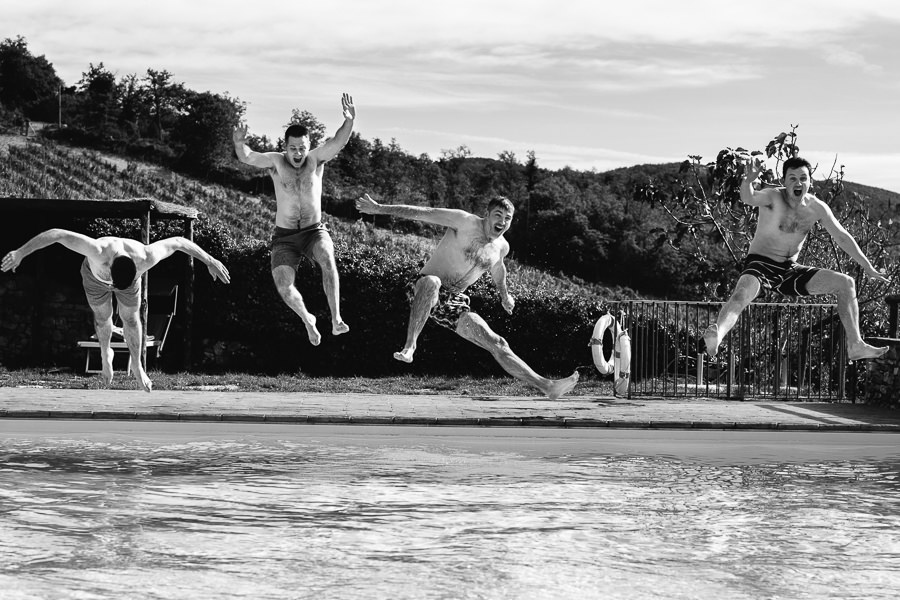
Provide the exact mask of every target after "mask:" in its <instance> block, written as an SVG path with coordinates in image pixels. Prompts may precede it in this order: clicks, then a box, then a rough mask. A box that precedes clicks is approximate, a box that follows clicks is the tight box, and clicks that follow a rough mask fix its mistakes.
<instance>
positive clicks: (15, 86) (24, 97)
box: [0, 36, 62, 121]
mask: <svg viewBox="0 0 900 600" xmlns="http://www.w3.org/2000/svg"><path fill="white" fill-rule="evenodd" d="M60 86H62V80H61V79H60V78H59V77H58V76H57V75H56V70H55V69H54V68H53V65H52V64H50V62H49V61H48V60H47V59H46V58H44V57H43V56H33V55H32V54H31V52H29V50H28V44H27V42H26V41H25V38H24V37H22V36H18V37H16V39H11V38H6V39H5V40H3V41H2V42H0V104H3V106H5V107H6V108H7V109H8V110H10V111H17V112H21V113H22V114H23V115H25V116H27V117H29V118H31V119H37V120H45V121H51V120H56V119H55V117H56V114H55V113H56V100H55V98H56V94H57V93H58V92H59V89H60Z"/></svg>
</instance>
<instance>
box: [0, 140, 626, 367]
mask: <svg viewBox="0 0 900 600" xmlns="http://www.w3.org/2000/svg"><path fill="white" fill-rule="evenodd" d="M9 159H10V160H9V161H2V162H0V196H20V197H52V198H128V197H148V196H149V197H154V198H157V199H160V200H164V201H169V202H177V203H181V204H189V205H193V206H196V207H197V208H198V209H200V210H201V213H202V215H203V216H202V217H201V219H200V220H199V221H198V222H197V224H196V226H195V240H196V241H197V243H198V244H200V245H201V246H202V247H203V248H205V249H206V250H207V251H208V252H210V253H211V254H212V255H213V256H216V257H217V258H220V259H221V260H223V262H225V264H226V265H227V266H228V268H229V271H230V272H231V275H232V284H231V285H227V286H226V285H222V284H221V283H218V282H213V281H212V279H211V278H210V277H209V276H208V275H207V274H206V272H205V270H204V269H203V268H202V267H199V266H198V268H197V274H196V276H195V294H194V304H195V306H197V307H204V310H199V309H198V310H195V311H194V328H193V331H194V339H193V342H192V345H193V348H194V351H195V360H196V363H195V364H196V365H197V366H198V367H200V368H202V369H205V370H207V371H217V372H221V371H227V370H233V369H241V370H250V371H258V372H270V373H277V372H292V373H293V372H298V371H300V372H303V373H309V374H331V375H341V374H344V375H349V374H368V375H373V376H374V375H377V376H383V375H392V374H399V373H405V372H408V370H409V367H406V366H404V365H402V364H400V363H398V362H397V361H395V360H394V359H393V358H392V352H393V350H394V349H395V348H392V345H393V344H396V345H397V346H398V348H399V345H401V344H402V341H403V338H404V337H405V331H406V323H407V319H408V310H409V303H408V299H407V283H408V282H409V281H411V280H414V278H415V275H416V272H417V267H418V266H419V264H420V263H421V261H422V260H423V259H424V258H425V257H426V256H427V254H428V253H429V252H430V251H431V249H432V248H433V245H434V244H435V243H436V241H437V237H438V236H439V234H440V232H438V231H430V232H427V233H429V235H430V237H421V236H417V235H410V234H406V233H402V232H394V233H387V232H385V231H384V230H383V229H381V228H376V227H374V226H373V225H371V224H367V223H364V222H362V221H360V220H356V221H349V222H345V221H342V220H340V219H337V218H334V217H332V218H331V219H329V226H330V229H331V230H332V237H333V239H334V241H335V245H336V248H337V259H338V269H339V272H340V274H341V290H342V304H343V313H344V317H345V319H346V320H347V321H348V322H349V323H350V324H351V328H352V331H351V333H350V334H348V335H345V336H339V337H334V336H331V335H330V334H329V333H328V329H329V328H328V326H327V325H328V308H327V302H326V301H325V298H324V294H323V292H322V289H321V274H320V273H319V269H318V267H317V266H315V265H313V264H312V263H311V262H309V261H305V262H304V263H303V264H301V265H300V268H299V271H298V276H297V282H298V287H299V288H300V289H301V292H302V293H303V295H304V298H305V300H306V302H307V306H308V307H309V308H310V310H311V311H313V312H314V314H316V315H318V316H319V319H320V323H321V330H322V332H323V341H322V344H321V346H319V347H318V348H314V347H312V346H311V345H310V344H309V343H308V342H307V337H306V332H305V328H304V327H303V325H302V323H301V322H300V321H299V319H298V318H297V317H296V315H294V313H293V312H291V311H290V309H288V308H287V307H286V306H285V305H284V303H283V301H282V300H281V299H280V298H279V297H278V294H277V293H276V291H275V288H274V285H273V284H272V281H271V275H270V267H269V250H268V245H267V244H266V243H265V242H264V241H262V240H263V239H266V238H268V235H269V232H270V231H271V226H272V222H273V220H274V205H273V203H272V201H271V199H269V198H255V197H252V196H248V195H245V194H242V193H240V192H237V191H235V190H232V189H228V188H224V187H221V186H216V185H210V184H204V183H202V182H199V181H197V180H193V179H190V178H187V177H183V176H179V175H176V174H172V173H168V172H166V171H162V170H155V169H150V168H148V167H147V166H142V165H137V164H135V163H129V164H125V165H122V166H121V167H117V166H115V165H113V164H110V161H111V160H112V159H111V158H110V157H107V156H104V155H101V154H99V153H97V152H91V151H73V150H67V149H65V148H59V147H51V146H43V145H38V144H35V145H29V146H26V147H21V148H20V147H11V148H10V154H9ZM35 226H37V225H35ZM69 227H70V228H76V229H77V230H79V231H84V232H85V233H87V234H88V235H92V236H102V235H120V236H125V237H131V238H137V237H139V231H140V224H139V223H138V221H137V220H135V219H131V220H121V219H116V220H111V219H95V220H90V221H88V222H84V223H74V224H71V225H70V226H69ZM172 235H181V231H180V227H179V226H178V225H177V224H173V223H168V222H162V223H158V222H154V223H153V226H152V229H151V239H152V240H156V239H161V238H163V237H169V236H172ZM23 241H24V240H23ZM163 269H164V265H160V266H159V267H157V270H156V271H160V272H161V271H162V270H163ZM508 269H509V285H510V289H511V291H512V293H513V294H514V296H515V297H516V298H517V308H516V310H515V311H514V314H513V315H512V316H510V315H507V314H506V313H505V312H504V311H503V310H502V308H501V307H500V304H499V300H498V298H497V296H496V292H495V291H494V289H493V286H492V285H491V284H490V283H489V282H488V279H487V278H484V279H482V280H480V281H479V282H477V283H476V285H475V286H473V288H472V304H473V308H475V310H476V311H478V312H479V313H481V314H482V315H483V316H484V317H485V318H486V319H487V320H488V321H489V322H490V323H491V325H492V326H493V327H495V329H496V330H497V331H498V333H500V334H502V335H504V336H506V337H507V339H508V340H509V341H510V343H511V344H512V346H513V348H514V349H515V350H516V352H518V353H519V354H520V355H521V356H522V357H523V358H525V359H526V360H528V361H529V362H530V363H531V364H532V365H533V366H534V367H535V368H536V369H538V370H540V371H541V372H542V373H546V374H568V373H569V372H571V369H572V367H573V366H576V365H583V364H585V363H586V362H587V356H588V353H587V352H586V347H585V344H586V340H587V339H589V338H590V331H591V327H592V324H593V321H594V320H596V318H597V317H598V316H599V310H600V304H601V302H602V301H603V300H614V299H618V298H627V297H633V296H634V292H632V291H631V290H627V289H606V288H602V287H601V286H598V285H592V284H590V283H587V282H583V281H575V280H571V279H566V278H559V277H552V276H549V275H548V274H546V273H544V272H541V271H538V270H536V269H533V268H530V267H527V266H524V265H521V264H519V263H518V262H517V261H515V260H509V261H508ZM176 276H177V274H176ZM176 338H177V336H176ZM420 341H421V345H420V351H419V352H418V353H417V357H416V362H415V365H414V367H413V368H414V370H415V372H416V373H441V374H462V373H473V374H481V375H486V376H500V377H502V376H504V375H503V373H502V371H501V370H500V368H499V367H498V366H497V365H496V364H495V363H494V361H493V360H491V359H490V358H489V357H488V355H487V354H486V353H483V352H480V351H473V347H472V346H471V344H470V343H468V342H465V341H464V340H462V339H461V338H459V337H458V336H456V335H455V334H453V333H452V332H449V331H445V330H443V329H441V328H438V327H434V326H429V327H426V330H425V332H424V333H423V336H422V338H421V340H420ZM177 344H178V342H177V341H175V342H173V346H172V349H171V351H169V352H168V354H169V355H171V356H179V355H180V351H179V349H178V345H177ZM338 357H339V358H338Z"/></svg>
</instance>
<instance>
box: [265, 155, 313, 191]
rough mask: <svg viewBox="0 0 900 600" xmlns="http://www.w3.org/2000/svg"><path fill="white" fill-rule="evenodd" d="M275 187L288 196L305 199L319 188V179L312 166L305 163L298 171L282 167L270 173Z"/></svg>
mask: <svg viewBox="0 0 900 600" xmlns="http://www.w3.org/2000/svg"><path fill="white" fill-rule="evenodd" d="M272 179H273V180H274V182H275V185H276V186H278V187H280V188H281V190H282V191H284V192H287V193H288V194H289V195H290V196H296V197H300V198H306V197H309V196H312V195H313V194H314V192H315V191H316V190H317V189H320V188H321V177H319V174H318V173H317V171H316V169H315V168H314V167H313V165H312V164H311V163H310V162H309V161H307V162H306V163H304V164H303V165H302V166H301V167H300V168H299V169H294V168H292V167H287V166H285V167H282V168H280V169H277V170H276V171H273V172H272Z"/></svg>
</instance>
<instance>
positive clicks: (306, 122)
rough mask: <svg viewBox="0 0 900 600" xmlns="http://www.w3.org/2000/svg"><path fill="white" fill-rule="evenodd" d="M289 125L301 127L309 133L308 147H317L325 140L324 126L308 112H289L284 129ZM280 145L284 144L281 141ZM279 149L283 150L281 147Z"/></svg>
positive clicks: (326, 131)
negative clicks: (289, 116) (289, 115)
mask: <svg viewBox="0 0 900 600" xmlns="http://www.w3.org/2000/svg"><path fill="white" fill-rule="evenodd" d="M291 125H303V126H304V127H306V129H307V131H309V145H310V147H311V148H315V147H317V146H318V145H319V144H320V143H321V142H322V140H324V139H325V136H326V134H327V133H328V130H327V129H325V126H324V125H322V123H321V121H319V120H318V119H317V118H316V116H315V115H314V114H312V113H311V112H309V111H308V110H300V109H299V108H295V109H293V110H292V111H291V120H290V121H288V124H287V125H285V129H287V128H288V127H290V126H291ZM282 137H283V136H282ZM281 143H282V144H284V141H283V140H282V142H281ZM281 149H282V150H283V149H284V148H283V147H282V148H281Z"/></svg>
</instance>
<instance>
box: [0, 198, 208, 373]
mask: <svg viewBox="0 0 900 600" xmlns="http://www.w3.org/2000/svg"><path fill="white" fill-rule="evenodd" d="M13 213H20V214H31V215H33V214H40V215H42V218H43V219H46V218H47V216H50V215H66V216H75V217H86V218H104V219H107V218H119V219H139V220H140V222H141V242H143V243H144V244H149V243H150V222H151V221H152V220H154V219H155V220H162V221H172V220H180V221H181V222H182V226H183V232H184V233H183V234H182V235H183V236H184V237H185V238H187V239H189V240H191V241H193V239H194V221H195V220H196V219H197V217H198V216H199V213H198V211H197V209H195V208H191V207H189V206H182V205H180V204H173V203H171V202H162V201H160V200H154V199H152V198H130V199H127V200H65V199H54V198H0V214H4V215H7V214H13ZM186 256H187V263H186V265H187V266H186V267H185V269H184V275H183V277H184V295H183V296H182V297H183V298H184V311H183V313H182V314H183V316H184V327H185V331H186V332H187V335H186V336H185V340H184V365H185V368H190V363H191V335H190V333H191V327H192V323H193V304H194V259H193V257H191V256H190V255H186ZM147 290H148V273H144V275H143V276H142V278H141V322H142V323H143V327H142V330H143V335H144V339H143V340H142V342H143V343H142V344H141V362H142V363H143V364H144V366H145V367H146V365H147Z"/></svg>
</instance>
